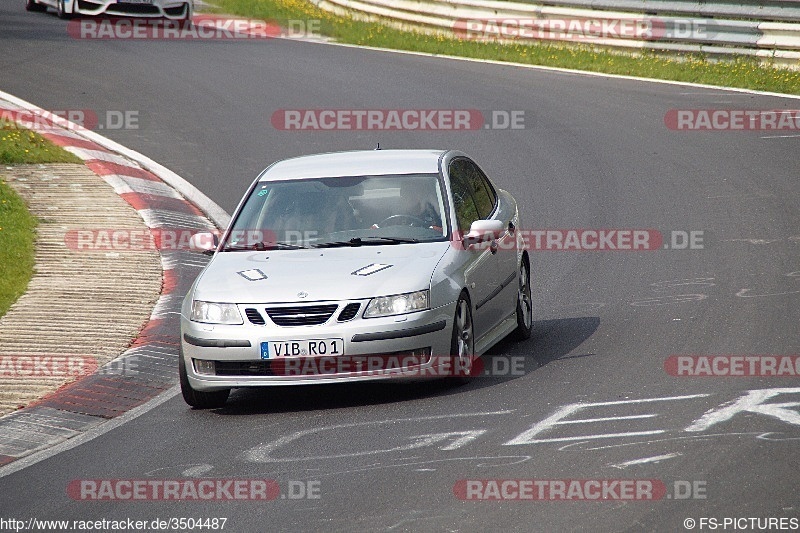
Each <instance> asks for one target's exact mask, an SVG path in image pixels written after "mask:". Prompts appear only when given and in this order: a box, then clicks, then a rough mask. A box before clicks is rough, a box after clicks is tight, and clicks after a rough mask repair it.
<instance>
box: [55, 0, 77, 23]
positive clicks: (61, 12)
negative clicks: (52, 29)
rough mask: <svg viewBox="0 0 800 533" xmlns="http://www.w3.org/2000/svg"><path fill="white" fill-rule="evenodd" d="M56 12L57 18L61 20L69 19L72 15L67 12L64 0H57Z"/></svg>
mask: <svg viewBox="0 0 800 533" xmlns="http://www.w3.org/2000/svg"><path fill="white" fill-rule="evenodd" d="M56 14H57V15H58V18H60V19H62V20H69V19H71V18H72V17H73V14H72V13H67V8H66V0H58V7H57V8H56Z"/></svg>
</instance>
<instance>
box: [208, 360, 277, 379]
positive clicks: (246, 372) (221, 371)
mask: <svg viewBox="0 0 800 533" xmlns="http://www.w3.org/2000/svg"><path fill="white" fill-rule="evenodd" d="M271 363H272V361H214V368H215V370H216V372H215V373H216V375H217V376H274V375H275V374H274V373H273V371H272V365H271Z"/></svg>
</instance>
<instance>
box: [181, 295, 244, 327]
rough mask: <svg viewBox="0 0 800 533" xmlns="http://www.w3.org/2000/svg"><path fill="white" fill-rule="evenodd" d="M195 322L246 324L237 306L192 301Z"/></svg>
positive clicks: (192, 318)
mask: <svg viewBox="0 0 800 533" xmlns="http://www.w3.org/2000/svg"><path fill="white" fill-rule="evenodd" d="M191 320H192V321H193V322H205V323H206V324H244V321H243V320H242V315H240V314H239V309H238V308H237V307H236V305H235V304H225V303H217V302H202V301H200V300H193V301H192V317H191Z"/></svg>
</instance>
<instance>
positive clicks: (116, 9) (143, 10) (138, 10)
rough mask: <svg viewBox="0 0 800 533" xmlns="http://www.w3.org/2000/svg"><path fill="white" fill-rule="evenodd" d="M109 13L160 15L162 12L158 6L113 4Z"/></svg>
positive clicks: (109, 8) (108, 10)
mask: <svg viewBox="0 0 800 533" xmlns="http://www.w3.org/2000/svg"><path fill="white" fill-rule="evenodd" d="M106 12H107V13H113V14H119V15H160V14H161V11H160V10H159V9H158V8H157V7H156V6H148V5H145V4H112V5H111V6H109V7H108V9H107V10H106Z"/></svg>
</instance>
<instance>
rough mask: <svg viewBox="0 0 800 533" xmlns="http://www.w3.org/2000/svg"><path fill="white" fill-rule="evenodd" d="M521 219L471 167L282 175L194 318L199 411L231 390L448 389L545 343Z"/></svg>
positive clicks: (220, 247) (376, 156) (366, 163)
mask: <svg viewBox="0 0 800 533" xmlns="http://www.w3.org/2000/svg"><path fill="white" fill-rule="evenodd" d="M519 227H521V223H520V215H519V209H518V206H517V203H516V201H515V200H514V198H513V197H512V196H511V195H510V194H509V193H508V192H506V191H504V190H502V189H498V188H497V187H495V185H494V184H493V183H492V182H491V181H490V180H489V179H488V178H487V177H486V175H485V174H484V173H483V171H482V170H481V169H480V168H479V167H478V165H477V164H475V162H474V161H472V159H470V158H469V157H468V156H467V155H466V154H463V153H461V152H457V151H434V150H374V151H357V152H340V153H330V154H319V155H310V156H304V157H298V158H294V159H288V160H285V161H280V162H277V163H275V164H273V165H272V166H270V167H269V168H267V169H266V170H265V171H264V172H262V173H261V175H260V176H259V177H258V178H257V179H256V180H255V181H254V182H253V184H252V185H251V186H250V189H249V190H248V191H247V194H245V196H244V198H243V199H242V201H241V202H240V204H239V206H238V207H237V208H236V211H235V213H234V215H233V218H232V221H231V224H230V226H229V227H228V229H227V230H226V231H225V232H224V233H223V234H222V236H221V238H219V239H217V238H216V237H215V236H214V235H212V234H196V235H194V236H192V239H191V245H192V246H193V247H194V248H196V249H201V250H203V251H205V252H206V253H213V258H212V259H211V261H210V262H209V263H208V265H207V266H206V268H205V269H204V270H203V271H202V272H201V273H200V275H199V276H198V278H197V280H196V281H195V283H194V285H193V286H192V288H191V290H190V291H189V293H188V294H187V296H186V299H185V300H184V302H183V307H182V311H181V352H182V354H181V357H180V363H179V371H180V383H181V389H182V391H183V397H184V399H185V400H186V402H187V403H188V404H189V405H191V406H194V407H198V408H209V407H219V406H222V405H223V404H224V403H225V402H226V400H227V398H228V395H229V393H230V390H231V389H232V388H237V387H261V386H274V385H297V384H310V383H342V382H351V381H363V380H381V379H401V378H420V379H421V378H432V377H447V378H449V379H453V380H455V381H464V380H467V379H469V377H470V376H471V375H472V374H474V373H475V371H476V366H477V365H474V364H473V363H474V361H475V360H476V358H477V357H479V356H480V355H481V354H483V353H485V352H486V351H487V350H488V349H489V348H491V347H492V346H493V345H494V344H495V343H497V342H498V341H499V340H501V339H502V338H504V337H506V336H507V335H508V334H510V333H512V332H515V333H516V335H517V336H518V337H519V338H521V339H526V338H528V337H530V335H531V324H532V319H531V315H532V313H531V288H530V261H529V258H528V254H527V252H526V251H525V250H524V249H523V247H522V246H520V241H521V239H520V235H519V234H520V232H519V231H517V228H519Z"/></svg>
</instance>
